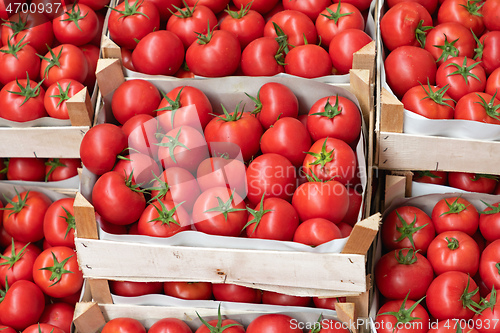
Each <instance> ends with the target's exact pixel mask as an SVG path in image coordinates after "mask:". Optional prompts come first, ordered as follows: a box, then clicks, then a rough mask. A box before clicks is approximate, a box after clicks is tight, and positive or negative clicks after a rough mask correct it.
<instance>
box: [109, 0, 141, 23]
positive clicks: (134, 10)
mask: <svg viewBox="0 0 500 333" xmlns="http://www.w3.org/2000/svg"><path fill="white" fill-rule="evenodd" d="M143 2H144V0H142V1H139V0H137V1H136V2H135V3H134V4H133V5H130V2H129V0H125V9H124V10H118V9H116V8H113V7H108V8H109V9H111V10H114V11H115V12H118V13H120V14H121V17H120V19H122V18H125V17H128V16H132V15H136V14H137V15H142V16H144V17H146V18H147V19H149V17H148V16H147V15H146V14H144V13H141V12H139V7H141V5H142V3H143Z"/></svg>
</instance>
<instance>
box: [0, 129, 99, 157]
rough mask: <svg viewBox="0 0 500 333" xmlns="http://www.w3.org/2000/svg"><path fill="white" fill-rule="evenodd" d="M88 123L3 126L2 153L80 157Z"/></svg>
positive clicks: (7, 155)
mask: <svg viewBox="0 0 500 333" xmlns="http://www.w3.org/2000/svg"><path fill="white" fill-rule="evenodd" d="M88 130H89V127H88V126H57V127H56V126H54V127H27V128H13V127H2V128H0V142H1V143H2V147H1V148H0V157H40V158H49V157H53V158H80V143H81V142H82V139H83V136H84V135H85V133H87V131H88Z"/></svg>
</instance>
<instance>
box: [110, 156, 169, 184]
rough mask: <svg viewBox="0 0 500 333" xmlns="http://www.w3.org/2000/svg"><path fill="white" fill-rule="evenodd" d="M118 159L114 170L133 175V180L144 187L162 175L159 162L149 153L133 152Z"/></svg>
mask: <svg viewBox="0 0 500 333" xmlns="http://www.w3.org/2000/svg"><path fill="white" fill-rule="evenodd" d="M118 159H119V160H118V162H117V163H116V164H115V166H114V168H113V171H118V172H119V173H121V174H122V175H125V176H129V175H132V180H133V181H134V182H135V183H136V184H138V185H139V186H140V187H142V188H145V187H149V186H150V185H151V184H152V183H153V181H154V180H155V179H156V177H158V176H159V175H160V168H159V167H158V164H156V162H155V160H153V158H151V157H150V156H149V155H144V154H141V153H132V154H130V155H126V156H123V157H121V156H120V157H119V158H118Z"/></svg>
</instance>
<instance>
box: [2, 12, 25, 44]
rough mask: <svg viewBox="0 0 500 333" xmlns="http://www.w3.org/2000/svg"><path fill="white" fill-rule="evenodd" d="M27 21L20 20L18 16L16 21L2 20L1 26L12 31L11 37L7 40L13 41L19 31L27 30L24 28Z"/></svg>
mask: <svg viewBox="0 0 500 333" xmlns="http://www.w3.org/2000/svg"><path fill="white" fill-rule="evenodd" d="M26 24H27V21H23V20H22V19H21V15H19V16H18V21H17V22H15V21H7V20H3V23H2V25H3V26H6V27H8V28H10V29H11V30H12V36H11V37H10V38H9V39H13V38H14V37H15V36H16V35H17V34H19V33H20V32H21V31H24V30H28V28H27V27H26Z"/></svg>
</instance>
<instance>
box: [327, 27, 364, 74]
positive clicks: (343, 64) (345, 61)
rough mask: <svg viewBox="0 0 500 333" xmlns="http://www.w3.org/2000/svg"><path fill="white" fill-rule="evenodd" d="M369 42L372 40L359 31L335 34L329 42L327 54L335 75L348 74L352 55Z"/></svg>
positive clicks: (349, 30)
mask: <svg viewBox="0 0 500 333" xmlns="http://www.w3.org/2000/svg"><path fill="white" fill-rule="evenodd" d="M371 41H372V38H371V37H370V36H369V35H368V34H367V33H366V32H364V31H363V30H359V29H346V30H344V31H341V32H339V33H338V34H336V35H335V36H334V37H333V38H332V41H331V42H330V46H329V53H330V58H331V59H332V64H333V68H335V69H336V70H337V74H349V70H351V69H352V66H353V65H352V60H353V57H354V53H356V52H357V51H359V50H360V49H362V48H363V47H364V46H365V45H367V44H368V43H370V42H371Z"/></svg>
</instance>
